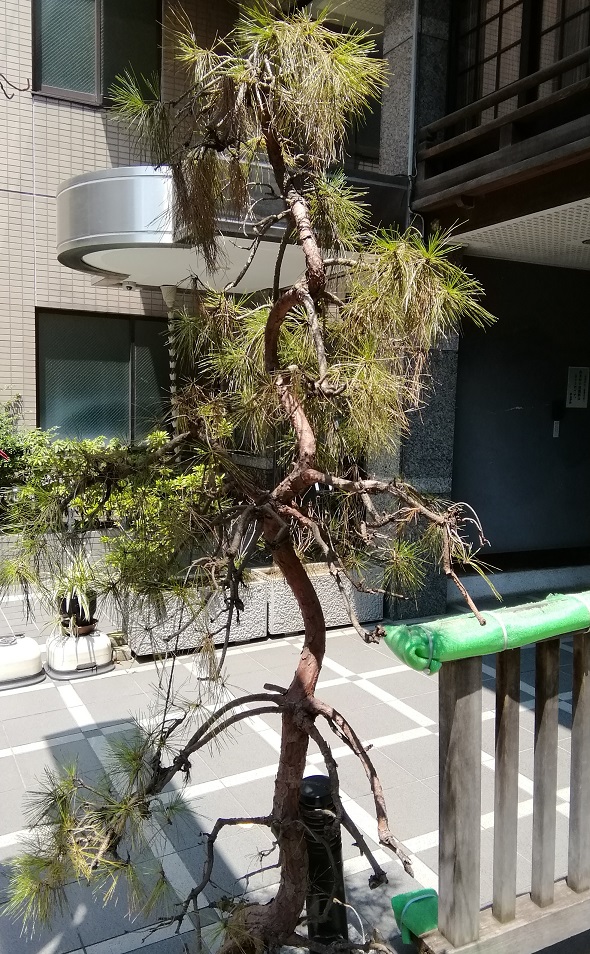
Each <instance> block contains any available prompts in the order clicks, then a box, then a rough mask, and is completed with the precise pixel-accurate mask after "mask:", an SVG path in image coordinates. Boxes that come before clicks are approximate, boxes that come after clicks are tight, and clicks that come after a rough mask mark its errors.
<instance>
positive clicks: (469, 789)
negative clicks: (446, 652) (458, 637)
mask: <svg viewBox="0 0 590 954" xmlns="http://www.w3.org/2000/svg"><path fill="white" fill-rule="evenodd" d="M439 723H440V725H439V732H440V735H439V763H440V764H439V768H440V794H439V827H440V835H439V849H438V858H439V862H438V865H439V867H438V879H439V906H438V912H439V914H438V924H439V930H440V932H441V933H442V934H444V936H445V937H446V938H447V939H448V940H449V941H450V942H451V944H453V945H454V946H455V947H460V946H461V945H462V944H468V943H469V942H470V941H475V940H477V937H478V934H479V858H480V846H481V658H480V657H475V658H473V659H461V660H457V661H456V662H447V663H444V665H443V667H442V669H441V671H440V675H439Z"/></svg>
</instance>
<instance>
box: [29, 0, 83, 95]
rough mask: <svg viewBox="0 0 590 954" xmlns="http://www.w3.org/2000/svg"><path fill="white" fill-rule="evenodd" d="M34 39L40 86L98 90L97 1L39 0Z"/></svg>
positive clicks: (81, 90)
mask: <svg viewBox="0 0 590 954" xmlns="http://www.w3.org/2000/svg"><path fill="white" fill-rule="evenodd" d="M35 39H36V52H37V72H38V80H39V85H41V86H44V87H51V88H53V89H63V90H73V91H77V92H80V93H91V94H93V93H94V92H95V90H96V83H97V68H96V67H97V64H96V4H95V0H42V2H38V3H37V5H36V8H35Z"/></svg>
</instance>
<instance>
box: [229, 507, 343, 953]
mask: <svg viewBox="0 0 590 954" xmlns="http://www.w3.org/2000/svg"><path fill="white" fill-rule="evenodd" d="M275 535H276V528H275V527H273V526H272V523H271V522H270V521H268V520H267V521H266V524H265V537H266V539H267V542H269V543H270V544H271V546H272V541H273V539H274V537H275ZM273 556H274V560H275V563H276V565H277V566H278V567H279V569H280V570H281V571H282V573H283V575H284V577H285V580H286V582H287V584H288V586H289V587H290V588H291V590H292V592H293V594H294V596H295V598H296V600H297V603H298V605H299V609H300V611H301V615H302V617H303V623H304V629H305V640H304V645H303V648H302V650H301V656H300V659H299V663H298V666H297V669H296V671H295V675H294V677H293V681H292V683H291V685H290V686H289V689H288V691H287V697H286V698H287V700H288V701H289V702H292V703H294V704H295V705H296V704H297V703H302V708H303V704H305V701H306V700H307V699H309V698H311V697H312V696H313V694H314V691H315V687H316V684H317V681H318V678H319V674H320V671H321V667H322V660H323V657H324V652H325V648H326V624H325V619H324V613H323V610H322V607H321V605H320V601H319V599H318V596H317V593H316V591H315V590H314V588H313V585H312V583H311V580H310V578H309V576H308V575H307V573H306V572H305V569H304V567H303V564H302V563H301V560H300V559H299V557H298V556H297V554H296V553H295V551H294V549H293V544H292V543H291V540H290V539H287V540H285V541H284V542H283V543H281V544H280V546H278V547H277V548H275V549H273ZM308 743H309V736H308V734H307V732H306V731H305V730H303V729H301V728H300V727H299V726H298V725H297V724H296V716H295V715H294V714H293V712H292V711H291V712H287V713H285V714H284V715H283V717H282V735H281V751H280V755H279V766H278V770H277V775H276V779H275V790H274V799H273V815H274V817H275V820H276V835H277V838H278V842H279V851H280V866H281V879H280V884H279V888H278V891H277V894H276V897H275V898H274V900H273V901H271V902H270V904H268V905H265V906H259V905H256V906H253V907H251V908H246V909H245V911H243V912H241V913H240V915H239V916H238V920H239V921H240V922H241V924H240V928H241V929H243V930H244V931H245V932H246V933H247V934H248V935H249V936H250V938H251V941H250V943H249V944H248V943H247V942H245V939H244V937H243V936H241V937H239V936H238V937H237V938H233V937H232V935H233V932H232V931H231V930H230V932H229V936H228V939H227V941H226V942H225V944H224V946H223V948H222V952H220V954H235V952H237V951H238V950H239V951H240V954H243V952H244V951H247V950H252V951H259V950H260V949H261V945H275V944H281V943H284V941H285V940H286V939H287V938H288V937H289V936H290V935H291V934H292V933H293V932H294V931H295V929H296V927H297V922H298V920H299V917H300V915H301V912H302V910H303V907H304V904H305V895H306V890H307V849H306V847H305V838H304V833H303V828H302V826H301V824H300V821H299V792H300V788H301V780H302V778H303V773H304V771H305V762H306V757H307V748H308ZM239 933H241V931H240V932H239Z"/></svg>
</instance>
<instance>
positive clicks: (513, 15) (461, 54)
mask: <svg viewBox="0 0 590 954" xmlns="http://www.w3.org/2000/svg"><path fill="white" fill-rule="evenodd" d="M522 25H523V0H460V3H459V4H458V16H457V19H456V23H455V45H456V55H457V59H456V64H457V65H456V88H455V89H456V91H455V103H454V108H457V109H459V108H460V107H461V106H466V105H467V104H468V103H472V102H474V101H475V100H478V99H481V98H482V97H483V96H487V95H488V93H493V92H494V91H495V90H497V89H500V88H501V87H502V86H507V85H508V84H509V83H513V82H514V81H515V80H517V79H518V78H519V75H520V61H521V54H522ZM515 106H516V102H515V101H513V100H512V99H510V100H507V101H506V102H504V103H500V104H498V105H497V106H494V107H492V108H491V109H489V110H486V111H485V112H484V113H483V114H482V117H481V122H486V121H487V120H489V119H495V118H496V117H497V116H501V115H503V114H504V113H506V112H509V111H510V110H511V109H514V108H515Z"/></svg>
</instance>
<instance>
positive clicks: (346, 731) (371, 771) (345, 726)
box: [309, 697, 413, 876]
mask: <svg viewBox="0 0 590 954" xmlns="http://www.w3.org/2000/svg"><path fill="white" fill-rule="evenodd" d="M309 709H310V712H312V713H313V714H314V715H321V716H323V717H324V718H325V719H326V720H327V722H328V725H330V727H331V728H332V730H333V731H334V732H335V734H336V735H337V736H338V738H340V739H342V740H343V741H344V742H345V743H346V745H348V746H349V748H350V749H351V750H352V751H353V752H354V754H355V755H356V756H357V758H358V759H360V762H361V764H362V766H363V768H364V770H365V774H366V776H367V779H368V780H369V784H370V786H371V792H372V794H373V801H374V803H375V813H376V815H377V830H378V834H379V843H380V844H382V845H384V846H385V847H387V848H389V849H390V850H391V851H393V852H394V854H396V855H397V857H398V858H399V860H400V861H401V863H402V865H403V866H404V870H405V871H406V872H407V873H408V874H409V875H411V876H413V871H412V862H411V860H410V857H409V855H408V854H407V852H406V850H405V848H404V846H403V845H402V843H401V842H400V841H399V840H398V839H397V838H396V837H395V835H394V834H393V833H392V832H391V830H390V828H389V821H388V818H387V809H386V807H385V798H384V795H383V787H382V785H381V782H380V780H379V776H378V775H377V772H376V771H375V766H374V765H373V763H372V761H371V759H370V758H369V755H368V753H367V750H366V749H365V747H364V745H363V744H362V742H361V741H360V739H359V737H358V736H357V734H356V732H355V731H354V730H353V729H352V728H351V726H350V724H349V723H348V722H347V721H346V719H345V718H344V717H343V716H342V715H341V714H340V713H339V712H337V711H336V709H334V707H333V706H330V705H328V704H327V703H325V702H322V701H321V700H320V699H317V698H315V697H314V699H312V700H309Z"/></svg>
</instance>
